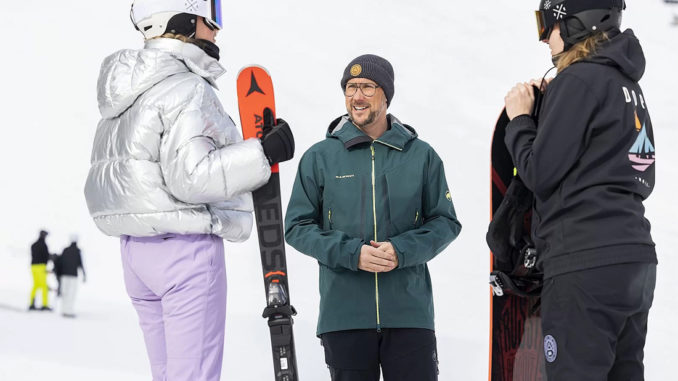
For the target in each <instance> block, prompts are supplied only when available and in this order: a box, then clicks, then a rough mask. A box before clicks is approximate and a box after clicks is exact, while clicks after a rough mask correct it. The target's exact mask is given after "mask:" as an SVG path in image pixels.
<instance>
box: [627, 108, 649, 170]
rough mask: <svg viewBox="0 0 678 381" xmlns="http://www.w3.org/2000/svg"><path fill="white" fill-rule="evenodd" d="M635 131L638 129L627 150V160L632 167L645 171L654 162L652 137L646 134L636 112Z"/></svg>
mask: <svg viewBox="0 0 678 381" xmlns="http://www.w3.org/2000/svg"><path fill="white" fill-rule="evenodd" d="M636 131H638V137H637V138H636V141H635V143H633V145H632V146H631V150H630V151H629V160H631V163H633V165H632V166H633V169H635V170H637V171H640V172H645V171H646V170H647V168H649V167H650V165H652V164H653V163H654V161H655V153H654V145H653V144H652V139H650V137H649V136H648V134H647V128H646V127H645V124H644V123H643V124H641V123H640V119H638V114H636Z"/></svg>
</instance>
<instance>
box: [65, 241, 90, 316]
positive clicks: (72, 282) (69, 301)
mask: <svg viewBox="0 0 678 381" xmlns="http://www.w3.org/2000/svg"><path fill="white" fill-rule="evenodd" d="M59 267H60V270H61V284H62V301H61V314H62V315H63V316H64V317H70V318H73V317H75V296H76V294H77V291H78V270H81V271H82V282H83V283H85V282H86V280H87V275H86V274H85V267H84V266H83V265H82V256H81V255H80V248H78V238H77V237H76V236H71V245H70V246H68V247H67V248H65V249H64V252H63V253H62V254H61V256H60V257H59Z"/></svg>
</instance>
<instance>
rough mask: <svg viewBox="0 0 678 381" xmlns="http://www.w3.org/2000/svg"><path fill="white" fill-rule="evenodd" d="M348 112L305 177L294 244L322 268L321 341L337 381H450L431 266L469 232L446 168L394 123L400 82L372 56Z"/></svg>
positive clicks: (355, 71)
mask: <svg viewBox="0 0 678 381" xmlns="http://www.w3.org/2000/svg"><path fill="white" fill-rule="evenodd" d="M341 89H342V92H343V94H344V96H345V106H346V110H347V112H348V114H347V115H343V116H341V117H339V118H337V119H335V120H334V121H333V122H332V123H330V126H329V128H328V129H327V134H326V138H325V139H324V140H323V141H321V142H319V143H318V144H316V145H314V146H313V147H311V148H310V149H309V150H308V151H306V153H304V156H303V157H302V158H301V162H300V163H299V171H298V173H297V178H296V180H295V182H294V188H293V189H292V196H291V197H290V202H289V205H288V208H287V215H286V217H285V228H286V234H285V237H286V239H287V242H288V243H289V244H290V245H292V246H293V247H294V248H296V249H297V250H299V251H300V252H302V253H304V254H307V255H309V256H311V257H313V258H314V259H316V260H317V261H318V264H319V266H320V312H319V317H318V328H317V332H316V333H317V335H318V336H319V337H320V338H321V340H322V344H323V347H324V348H325V362H326V363H327V365H328V367H329V369H330V374H331V378H332V381H363V380H364V381H367V380H369V381H372V380H374V381H378V380H379V377H380V373H381V372H382V371H383V376H384V380H385V381H394V380H403V381H404V380H417V381H429V380H430V381H433V380H437V379H438V355H437V350H436V336H435V324H434V318H433V290H432V284H431V279H430V276H429V272H428V265H427V262H428V261H430V260H431V259H433V258H434V257H435V256H436V255H438V254H439V253H440V252H442V251H443V249H445V247H447V245H449V244H450V242H452V241H453V240H454V239H455V238H456V237H457V235H458V234H459V232H460V230H461V224H460V223H459V221H458V220H457V216H456V214H455V211H454V205H453V203H452V195H451V193H450V191H449V188H448V186H447V180H446V179H445V170H444V168H443V162H442V160H440V157H438V155H437V154H436V152H435V151H434V150H433V148H431V146H430V145H428V144H427V143H425V142H423V141H422V140H420V139H419V138H418V136H417V133H416V132H415V131H414V129H413V128H412V127H410V126H408V125H406V124H404V123H402V122H400V121H399V120H398V119H397V118H396V117H395V116H393V115H391V114H388V111H387V109H388V107H389V105H390V103H391V99H392V98H393V94H394V91H395V88H394V74H393V67H392V66H391V64H390V63H389V62H388V61H387V60H385V59H384V58H382V57H379V56H376V55H372V54H366V55H362V56H360V57H357V58H355V59H354V60H353V61H351V62H350V63H349V64H348V66H346V69H345V70H344V73H343V76H342V78H341Z"/></svg>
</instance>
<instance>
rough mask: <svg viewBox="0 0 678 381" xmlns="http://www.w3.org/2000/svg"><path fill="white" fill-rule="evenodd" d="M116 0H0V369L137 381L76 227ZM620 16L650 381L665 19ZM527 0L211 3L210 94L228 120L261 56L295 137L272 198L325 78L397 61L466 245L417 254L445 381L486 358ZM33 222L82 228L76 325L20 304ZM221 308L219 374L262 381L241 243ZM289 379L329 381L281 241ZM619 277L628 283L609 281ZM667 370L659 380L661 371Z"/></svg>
mask: <svg viewBox="0 0 678 381" xmlns="http://www.w3.org/2000/svg"><path fill="white" fill-rule="evenodd" d="M129 3H130V2H129V1H127V0H124V1H122V0H115V1H112V0H107V1H89V2H86V1H74V0H64V1H45V0H42V1H36V0H22V1H12V2H9V1H6V2H3V5H2V10H0V16H1V18H2V20H3V31H4V33H3V34H4V38H3V44H2V48H1V53H0V54H1V56H0V73H1V76H2V77H1V81H0V86H1V87H0V125H1V126H2V127H1V128H2V138H1V139H0V170H1V171H0V176H1V177H2V183H1V185H0V200H1V201H0V202H2V204H3V207H2V218H0V380H2V381H5V380H8V381H24V380H26V381H28V380H30V381H33V380H38V379H51V380H69V381H80V380H83V381H84V380H93V379H96V380H103V381H107V380H120V379H126V380H129V381H138V380H149V379H150V372H149V368H148V365H147V360H146V354H145V349H144V345H143V340H142V336H141V330H140V329H139V328H138V325H137V321H136V314H135V312H134V310H133V308H132V306H131V303H130V302H129V301H128V299H127V296H126V294H125V291H124V285H123V280H122V271H121V266H120V259H119V250H118V241H117V239H114V238H109V237H105V236H104V235H103V234H101V233H100V232H99V231H98V230H97V229H96V227H95V226H94V224H93V223H92V222H91V219H90V218H89V215H88V212H87V208H86V205H85V200H84V196H83V191H82V190H83V185H84V181H85V177H86V175H87V171H88V168H89V156H90V150H91V144H92V140H93V136H94V131H95V127H96V124H97V121H98V119H99V114H98V109H97V104H96V80H97V75H98V71H99V67H100V63H101V61H102V60H103V58H104V57H106V56H107V55H109V54H111V53H113V52H114V51H116V50H119V49H123V48H139V47H141V46H142V37H141V35H140V34H139V33H138V32H136V31H135V30H134V29H133V27H132V25H131V23H130V21H129V17H128V14H129ZM627 3H628V9H627V12H626V14H625V16H624V17H625V18H624V26H625V27H631V28H633V29H634V31H635V32H636V34H637V36H638V37H639V39H640V40H641V42H642V44H643V47H644V49H645V53H646V56H647V61H648V66H647V70H646V75H645V77H644V78H643V80H642V81H641V86H642V87H643V89H644V93H645V99H646V100H647V103H648V105H649V109H650V114H651V116H652V120H653V124H654V130H655V142H656V144H655V146H656V148H657V150H658V151H657V164H656V165H657V181H656V187H655V192H654V194H653V195H652V197H651V198H650V199H649V200H648V201H647V202H646V208H647V217H648V218H649V220H650V221H651V222H652V224H653V237H654V239H655V242H656V243H657V252H658V255H659V260H660V267H659V271H658V284H657V289H656V293H655V305H654V307H653V309H652V312H651V316H650V322H649V334H648V340H647V346H646V361H645V364H646V374H647V379H649V380H657V379H665V378H666V377H667V376H668V374H669V373H668V372H669V370H670V369H673V368H672V367H671V365H672V363H673V362H674V361H675V360H674V356H673V353H674V352H675V350H674V347H675V340H676V338H678V328H676V325H675V324H674V320H675V313H676V312H677V311H678V298H677V297H676V296H675V290H677V289H678V280H677V277H676V276H675V274H674V273H673V272H672V270H673V269H675V268H676V267H678V259H676V256H675V253H674V252H675V247H678V228H677V227H676V226H677V225H676V223H675V216H676V214H677V213H676V212H678V207H676V206H675V204H672V202H673V200H674V194H675V188H676V185H678V181H677V180H676V179H677V177H678V170H677V169H676V168H677V165H678V150H676V145H677V144H678V132H677V131H676V122H677V120H678V116H677V115H676V109H677V106H678V104H677V102H676V100H675V89H676V88H678V78H677V77H676V74H675V73H676V67H678V66H677V65H678V53H677V52H676V49H675V47H676V45H675V44H676V41H677V38H678V28H672V27H670V26H669V23H670V21H671V20H672V18H673V15H672V12H674V13H678V9H675V10H672V9H670V8H669V7H667V6H666V5H664V4H663V2H661V1H660V0H643V1H640V0H629V1H627ZM537 5H538V1H537V0H530V1H515V0H514V1H499V0H491V1H484V2H480V1H458V0H448V1H443V0H437V1H434V0H420V1H416V2H412V1H405V0H391V1H386V0H365V1H360V2H339V1H337V2H319V1H311V0H287V1H272V0H258V1H241V2H225V3H224V6H223V12H224V19H225V29H224V30H223V31H222V32H221V33H220V34H219V36H218V44H219V46H220V47H221V49H222V54H221V56H222V60H221V62H222V63H223V64H224V66H226V68H227V69H228V73H227V74H226V75H225V76H224V77H222V78H221V79H220V80H219V86H220V89H221V91H220V92H219V96H220V98H221V100H222V102H223V104H224V107H225V108H226V110H227V111H228V112H229V113H231V115H232V116H233V119H234V120H236V121H237V120H239V117H238V114H237V105H236V95H235V77H236V75H237V73H238V70H239V69H240V68H241V67H243V66H245V65H247V64H251V63H257V64H260V65H263V66H266V67H267V68H268V70H269V72H270V73H271V74H272V76H273V79H274V84H275V86H276V98H277V110H278V115H279V116H281V117H283V118H285V119H286V120H287V121H288V122H289V123H290V124H291V125H292V128H293V129H294V131H295V136H296V138H297V149H298V155H297V158H295V159H294V160H292V161H291V162H288V163H284V164H282V165H281V177H282V178H281V183H282V192H283V203H284V205H283V207H286V204H287V200H288V199H289V193H290V191H291V186H292V181H293V177H294V174H295V171H296V165H297V163H298V158H299V157H300V156H301V153H302V151H303V150H305V149H306V148H308V147H309V146H310V145H311V144H313V143H315V142H316V141H318V140H320V139H322V138H323V137H324V134H325V129H326V127H327V125H328V124H329V122H330V121H332V120H333V119H334V118H335V117H336V116H338V115H340V114H342V113H344V112H345V109H344V105H343V102H344V101H343V99H344V98H343V95H342V94H341V90H340V88H339V80H340V78H341V74H342V71H343V69H344V67H345V65H346V64H347V63H348V62H349V61H350V60H351V59H352V58H354V57H356V56H358V55H360V54H364V53H375V54H378V55H381V56H383V57H386V58H387V59H389V60H390V61H391V63H392V64H393V66H394V68H395V77H396V81H395V97H394V99H393V102H392V104H391V107H390V110H389V111H390V112H391V113H393V114H394V115H396V116H398V118H400V119H401V120H402V121H403V122H405V123H408V124H410V125H412V126H413V127H414V128H415V129H417V131H418V132H419V135H420V137H421V138H422V139H423V140H425V141H428V142H429V143H431V145H432V146H433V147H434V148H435V149H436V150H437V151H438V153H439V154H440V156H441V157H442V159H443V161H444V163H445V169H446V172H447V179H448V183H449V184H450V188H451V192H452V197H453V200H454V202H455V206H456V209H457V213H458V217H459V219H460V220H461V222H462V224H463V225H464V228H463V231H462V233H461V236H460V237H459V239H458V240H456V241H455V242H453V243H452V245H450V246H449V248H448V249H446V250H445V251H444V252H443V253H442V254H440V255H439V256H438V257H437V258H435V259H434V260H433V261H431V262H430V270H431V274H432V278H433V284H434V293H435V303H436V325H437V335H438V340H439V344H438V349H439V357H440V360H441V364H440V371H441V375H440V377H441V380H485V379H486V378H487V352H488V326H489V322H488V315H489V310H488V302H489V288H488V286H487V272H488V267H489V256H488V249H487V247H486V245H485V241H484V236H485V231H486V227H487V222H488V219H489V208H488V204H489V148H490V138H491V133H492V128H493V126H494V122H495V120H496V117H497V115H498V113H499V110H500V108H501V107H502V104H503V97H504V95H505V93H506V92H507V91H508V89H509V88H510V87H511V86H513V85H514V84H515V82H518V81H523V80H527V79H529V78H533V77H540V76H541V75H543V73H544V72H545V71H546V70H547V69H548V68H549V67H550V57H549V50H548V48H547V46H545V45H543V44H541V43H539V42H538V41H537V38H536V27H535V22H534V14H533V11H534V9H535V8H536V7H537ZM40 228H46V229H48V230H50V231H51V233H52V234H51V235H50V236H49V238H48V245H49V246H50V249H51V251H53V252H57V251H59V252H60V251H61V250H62V249H63V248H64V247H65V246H66V244H67V239H68V236H69V235H70V234H71V233H77V234H79V235H80V237H81V247H82V249H83V254H84V260H85V262H86V266H87V270H88V275H89V279H88V283H87V284H85V285H84V286H83V287H82V288H81V294H80V299H79V301H78V306H77V308H78V310H79V318H78V319H76V320H65V319H62V318H61V317H60V315H58V314H57V313H53V314H47V313H40V314H38V313H33V314H28V313H26V312H24V310H25V308H26V307H27V305H28V294H29V290H30V286H31V279H30V270H29V263H30V258H29V257H30V255H29V246H30V244H31V243H32V242H33V241H34V240H35V239H36V237H37V232H38V230H39V229H40ZM226 250H227V254H226V255H227V258H226V265H227V273H228V277H229V279H228V282H229V283H228V317H227V322H226V324H227V327H226V329H227V339H226V340H227V343H226V348H225V360H224V370H223V378H222V379H224V380H236V381H241V380H270V379H272V366H271V362H272V361H271V355H270V353H269V350H270V345H269V335H268V328H267V326H266V322H265V320H264V319H262V318H261V317H260V316H261V315H260V314H261V311H262V309H263V306H264V292H263V286H262V280H261V267H260V262H259V254H258V249H257V243H256V237H252V238H251V239H250V240H249V241H248V242H246V243H244V244H227V246H226ZM288 270H289V277H290V288H291V298H292V302H293V305H295V307H296V308H297V310H298V311H299V315H298V317H297V318H296V320H295V322H296V324H295V336H296V343H297V348H298V362H299V372H300V375H301V379H302V380H314V381H315V380H324V379H329V376H328V373H327V370H326V368H325V365H324V360H323V355H322V349H321V347H320V345H319V342H318V339H317V338H315V336H314V333H315V324H316V318H317V305H318V293H317V265H316V263H315V262H314V261H313V260H312V259H311V258H310V257H306V256H304V255H301V254H299V253H297V252H296V251H294V250H293V249H291V248H290V247H288ZM620 282H624V280H623V279H620ZM669 377H671V376H669Z"/></svg>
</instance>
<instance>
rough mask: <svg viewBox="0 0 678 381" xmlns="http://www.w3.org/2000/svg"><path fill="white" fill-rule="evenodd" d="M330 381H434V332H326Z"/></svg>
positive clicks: (397, 329) (392, 330) (426, 330)
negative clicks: (380, 376)
mask: <svg viewBox="0 0 678 381" xmlns="http://www.w3.org/2000/svg"><path fill="white" fill-rule="evenodd" d="M320 339H321V342H322V345H323V347H324V349H325V362H326V363H327V367H328V368H329V369H330V376H331V379H332V381H379V375H380V366H381V370H382V371H383V372H384V381H415V380H416V381H437V380H438V354H437V352H436V337H435V332H434V331H431V330H429V329H418V328H385V329H382V330H381V332H377V331H376V330H374V329H360V330H349V331H337V332H329V333H325V334H323V335H321V337H320Z"/></svg>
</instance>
